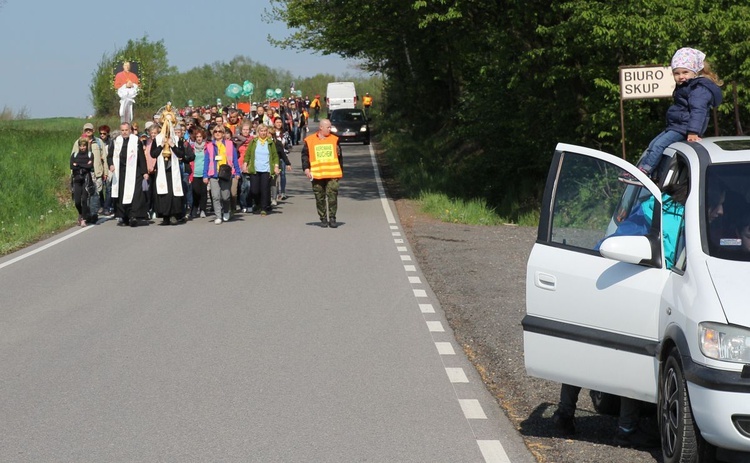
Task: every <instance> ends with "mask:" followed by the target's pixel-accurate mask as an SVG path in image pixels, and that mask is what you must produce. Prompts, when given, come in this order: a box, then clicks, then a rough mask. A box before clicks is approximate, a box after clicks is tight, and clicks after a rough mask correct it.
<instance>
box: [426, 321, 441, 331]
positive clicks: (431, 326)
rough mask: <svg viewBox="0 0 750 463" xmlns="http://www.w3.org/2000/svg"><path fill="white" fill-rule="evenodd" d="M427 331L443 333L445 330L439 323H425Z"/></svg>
mask: <svg viewBox="0 0 750 463" xmlns="http://www.w3.org/2000/svg"><path fill="white" fill-rule="evenodd" d="M427 329H428V330H430V333H443V332H445V328H443V324H442V323H440V322H439V321H432V322H427Z"/></svg>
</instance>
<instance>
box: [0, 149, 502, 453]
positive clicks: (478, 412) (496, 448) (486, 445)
mask: <svg viewBox="0 0 750 463" xmlns="http://www.w3.org/2000/svg"><path fill="white" fill-rule="evenodd" d="M370 160H371V162H372V167H373V170H374V172H375V183H376V184H377V187H378V194H379V195H380V201H381V204H382V206H383V211H384V212H385V216H386V219H387V220H388V224H389V226H390V230H393V231H392V233H391V236H393V237H394V240H393V241H394V243H395V244H404V239H403V238H401V236H402V235H401V232H399V231H395V230H399V226H398V225H397V224H396V219H395V217H394V215H393V212H392V211H391V208H390V205H389V203H388V198H387V197H386V194H385V188H384V187H383V182H382V179H381V178H380V169H379V168H378V163H377V159H376V158H375V151H374V149H373V147H372V146H370ZM398 251H399V252H406V247H398ZM401 260H402V261H411V260H412V259H411V257H410V256H408V255H401ZM0 268H2V266H0ZM404 271H406V272H416V271H417V268H416V266H415V265H404ZM409 282H411V283H418V279H412V277H409ZM414 295H415V296H416V297H427V293H426V291H424V290H419V294H418V293H417V290H415V291H414ZM419 309H420V310H421V311H422V313H423V314H425V313H434V312H435V309H434V308H433V307H432V304H419ZM426 323H427V326H428V328H429V330H430V331H431V332H442V331H445V330H444V329H443V325H442V323H440V322H439V321H426ZM435 347H436V348H437V350H438V353H439V354H440V355H455V351H454V349H453V345H452V344H451V343H450V342H435ZM445 371H446V373H447V374H448V379H449V380H450V382H451V383H468V382H469V379H468V378H467V377H466V373H464V370H463V369H462V368H445ZM457 400H458V401H459V403H460V405H461V409H462V410H463V412H464V416H465V417H466V418H467V419H486V415H485V414H484V410H482V408H481V405H480V404H479V401H477V400H474V399H458V398H457ZM472 432H473V428H472ZM475 436H476V434H475ZM476 442H477V445H479V449H480V451H481V452H482V456H483V457H484V461H485V463H510V459H509V458H508V455H507V454H506V453H505V449H504V448H503V444H502V443H501V442H500V441H499V440H479V439H477V441H476Z"/></svg>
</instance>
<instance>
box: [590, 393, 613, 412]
mask: <svg viewBox="0 0 750 463" xmlns="http://www.w3.org/2000/svg"><path fill="white" fill-rule="evenodd" d="M589 396H590V397H591V403H592V404H594V410H596V412H597V413H599V414H601V415H619V414H620V396H616V395H613V394H607V393H606V392H600V391H589Z"/></svg>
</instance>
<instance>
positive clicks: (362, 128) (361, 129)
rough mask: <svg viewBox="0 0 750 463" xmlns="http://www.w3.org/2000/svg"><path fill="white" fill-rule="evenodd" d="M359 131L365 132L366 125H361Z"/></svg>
mask: <svg viewBox="0 0 750 463" xmlns="http://www.w3.org/2000/svg"><path fill="white" fill-rule="evenodd" d="M359 131H360V132H367V126H366V125H363V126H362V127H360V128H359Z"/></svg>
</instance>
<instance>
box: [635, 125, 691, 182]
mask: <svg viewBox="0 0 750 463" xmlns="http://www.w3.org/2000/svg"><path fill="white" fill-rule="evenodd" d="M685 140H686V137H685V135H683V134H681V133H679V132H675V131H672V130H665V131H663V132H662V133H660V134H659V135H657V136H656V137H654V139H653V140H651V143H649V144H648V148H646V151H645V152H644V153H643V159H641V162H639V163H638V167H640V168H641V170H643V171H644V172H646V173H647V174H649V175H650V174H651V172H652V171H653V170H654V168H655V167H657V166H658V165H659V162H661V155H662V154H664V150H665V149H666V148H667V146H669V145H671V144H672V143H674V142H678V141H685Z"/></svg>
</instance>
